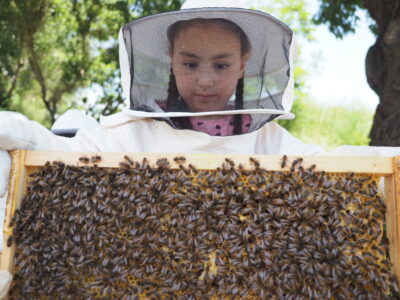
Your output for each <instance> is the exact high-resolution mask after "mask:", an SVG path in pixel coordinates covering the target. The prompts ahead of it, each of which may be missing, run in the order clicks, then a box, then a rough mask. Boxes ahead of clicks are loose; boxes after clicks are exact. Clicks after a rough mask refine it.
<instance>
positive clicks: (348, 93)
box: [300, 0, 379, 111]
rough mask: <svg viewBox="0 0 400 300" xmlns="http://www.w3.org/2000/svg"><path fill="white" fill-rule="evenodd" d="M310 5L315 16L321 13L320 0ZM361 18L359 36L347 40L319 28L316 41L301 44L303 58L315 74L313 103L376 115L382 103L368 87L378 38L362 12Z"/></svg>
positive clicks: (310, 83)
mask: <svg viewBox="0 0 400 300" xmlns="http://www.w3.org/2000/svg"><path fill="white" fill-rule="evenodd" d="M306 2H307V3H308V7H309V11H310V12H311V13H312V14H314V13H316V12H317V11H318V7H319V5H318V1H317V0H307V1H306ZM359 17H360V18H361V19H360V21H359V22H358V26H357V29H356V32H355V33H354V34H353V33H349V34H347V35H345V36H344V38H343V39H337V38H335V36H334V35H333V34H332V33H330V32H329V30H328V27H327V26H326V25H319V26H316V31H315V33H314V34H313V35H314V37H315V39H316V41H314V42H307V41H300V46H301V54H300V55H301V58H302V59H303V60H304V61H305V63H306V67H307V66H308V70H312V71H313V72H312V75H311V76H310V78H309V79H308V86H309V90H310V94H311V97H312V98H313V99H315V100H316V101H317V102H319V103H324V104H327V105H335V104H339V105H343V106H350V107H367V108H368V109H369V110H371V111H374V110H375V108H376V106H377V104H378V101H379V99H378V96H377V95H376V94H375V92H374V91H373V90H371V88H370V87H369V86H368V83H367V80H366V75H365V57H366V54H367V51H368V49H369V47H370V46H372V45H373V44H374V42H375V37H374V35H373V34H372V33H371V31H370V30H369V28H368V21H367V18H366V14H365V13H364V12H362V13H361V12H360V13H359ZM316 59H317V61H315V60H316ZM316 65H317V66H318V67H315V66H316Z"/></svg>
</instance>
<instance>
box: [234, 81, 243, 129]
mask: <svg viewBox="0 0 400 300" xmlns="http://www.w3.org/2000/svg"><path fill="white" fill-rule="evenodd" d="M243 94H244V78H243V77H242V78H240V79H239V80H238V83H237V86H236V94H235V97H236V98H235V110H239V109H243ZM233 124H234V125H233V134H234V135H236V134H241V133H242V132H243V131H242V114H237V115H234V117H233Z"/></svg>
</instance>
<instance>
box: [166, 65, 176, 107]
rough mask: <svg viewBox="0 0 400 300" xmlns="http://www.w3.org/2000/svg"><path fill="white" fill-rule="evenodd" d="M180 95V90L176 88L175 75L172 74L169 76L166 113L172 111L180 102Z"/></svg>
mask: <svg viewBox="0 0 400 300" xmlns="http://www.w3.org/2000/svg"><path fill="white" fill-rule="evenodd" d="M178 98H179V93H178V88H177V87H176V81H175V75H174V73H172V68H171V74H170V75H169V83H168V96H167V106H166V111H170V110H171V108H172V107H173V106H174V103H175V102H176V101H178Z"/></svg>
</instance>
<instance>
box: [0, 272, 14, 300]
mask: <svg viewBox="0 0 400 300" xmlns="http://www.w3.org/2000/svg"><path fill="white" fill-rule="evenodd" d="M11 280H12V275H11V273H10V272H9V271H3V270H1V271H0V299H3V298H4V297H5V296H7V294H8V290H9V289H10V285H11Z"/></svg>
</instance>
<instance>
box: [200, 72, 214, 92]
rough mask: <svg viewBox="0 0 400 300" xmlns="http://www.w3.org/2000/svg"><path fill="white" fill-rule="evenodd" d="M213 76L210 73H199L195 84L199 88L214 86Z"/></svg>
mask: <svg viewBox="0 0 400 300" xmlns="http://www.w3.org/2000/svg"><path fill="white" fill-rule="evenodd" d="M214 80H215V78H214V74H213V73H212V72H210V71H208V70H207V71H200V72H199V73H198V76H197V84H198V86H199V87H201V88H210V87H212V86H213V85H214Z"/></svg>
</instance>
